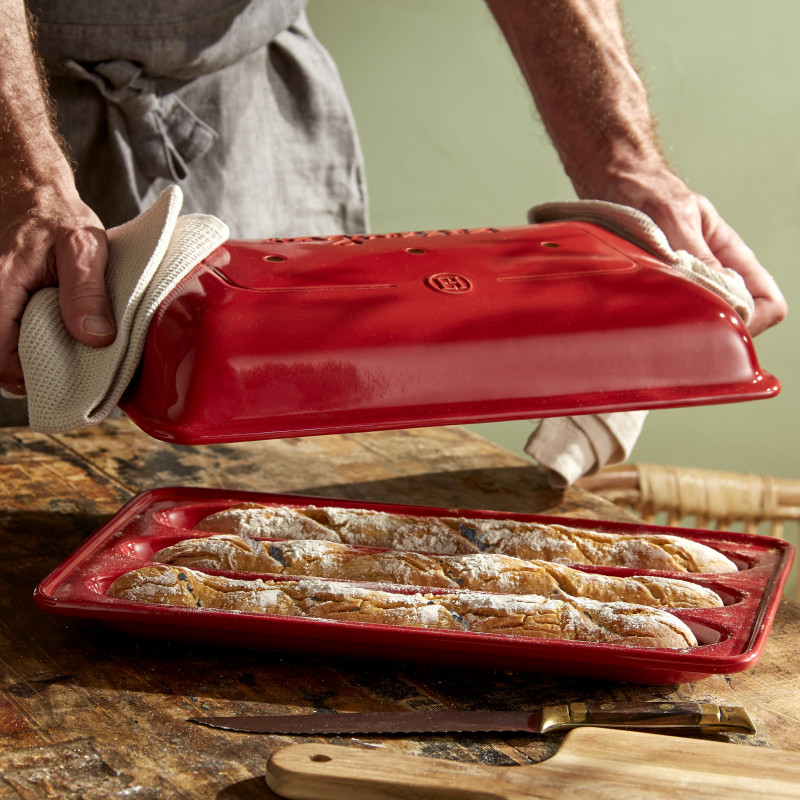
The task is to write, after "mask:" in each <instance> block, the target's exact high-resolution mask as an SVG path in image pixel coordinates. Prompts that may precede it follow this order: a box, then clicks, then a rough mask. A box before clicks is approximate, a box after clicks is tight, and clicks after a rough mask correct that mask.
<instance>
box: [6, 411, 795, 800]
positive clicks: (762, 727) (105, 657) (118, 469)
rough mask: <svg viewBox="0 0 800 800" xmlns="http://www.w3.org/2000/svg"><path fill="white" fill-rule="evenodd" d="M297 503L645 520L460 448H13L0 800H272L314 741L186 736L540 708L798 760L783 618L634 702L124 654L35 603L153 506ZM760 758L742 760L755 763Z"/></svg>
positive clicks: (461, 435)
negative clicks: (287, 495)
mask: <svg viewBox="0 0 800 800" xmlns="http://www.w3.org/2000/svg"><path fill="white" fill-rule="evenodd" d="M174 485H183V486H208V487H217V488H237V489H252V490H258V491H269V492H297V493H304V494H314V495H320V496H333V497H342V498H352V499H363V500H372V501H385V502H404V503H413V504H420V505H437V506H445V507H463V508H486V509H497V510H511V511H520V512H531V513H548V514H564V515H568V516H579V517H586V518H592V517H594V518H606V519H630V518H629V517H627V516H626V514H625V512H623V511H621V510H620V509H618V508H617V507H615V506H613V505H611V504H609V503H607V502H605V501H603V500H601V499H600V498H597V497H594V496H593V495H590V494H588V493H586V492H583V491H581V490H578V489H572V490H569V491H567V492H558V491H553V490H551V489H549V488H548V487H547V485H546V483H545V482H544V481H543V479H542V478H541V476H540V475H539V474H538V473H537V471H536V470H535V468H534V467H533V466H531V465H530V464H529V463H527V462H526V461H524V460H522V459H520V458H517V457H516V456H514V455H512V454H510V453H508V452H507V451H505V450H504V449H502V448H500V447H497V446H495V445H493V444H490V443H489V442H487V441H486V440H484V439H482V438H481V437H479V436H476V435H475V434H472V433H469V432H467V431H465V430H464V429H461V428H434V429H422V430H410V431H387V432H378V433H368V434H358V435H343V436H330V437H313V438H307V439H287V440H276V441H271V442H257V443H248V444H239V445H226V446H207V447H199V448H190V447H182V446H173V445H167V444H163V443H160V442H156V441H155V440H153V439H151V438H149V437H148V436H146V435H145V434H143V433H141V432H140V431H138V429H136V428H135V427H134V426H133V425H131V424H130V423H128V422H127V421H126V420H114V421H110V422H107V423H104V424H103V425H100V426H97V427H95V428H92V429H88V430H85V431H79V432H75V433H71V434H67V435H59V436H45V435H41V434H36V433H32V432H30V431H29V430H27V429H24V428H6V429H3V430H0V493H2V495H1V496H2V502H0V528H2V533H3V543H4V548H5V553H4V558H3V559H2V563H1V564H0V570H2V573H1V574H2V576H3V578H2V586H3V592H2V594H0V670H1V672H0V800H7V799H10V798H15V799H16V798H25V799H26V800H33V799H38V798H45V797H47V798H64V800H72V798H75V799H76V800H77V798H81V799H82V800H83V799H85V800H100V798H136V799H137V800H151V798H152V800H155V799H156V798H158V799H159V800H162V798H187V799H188V798H192V800H202V799H204V798H209V799H210V798H214V799H215V800H234V799H235V798H236V799H238V798H241V799H244V798H271V797H274V796H275V795H272V794H271V793H270V791H269V790H268V789H267V788H266V785H265V783H264V779H263V776H264V774H265V763H266V759H267V758H268V756H269V755H270V753H272V752H273V751H274V750H276V749H277V748H279V747H283V746H285V745H286V744H289V743H291V742H298V741H319V740H318V739H315V738H314V737H308V738H303V737H288V736H257V735H248V734H234V733H225V732H222V731H214V730H212V729H208V728H202V727H199V726H196V725H192V724H190V723H187V722H186V719H187V717H190V716H194V715H206V714H212V713H217V714H231V713H242V712H252V713H255V712H257V711H259V710H260V711H270V712H276V713H277V712H280V711H284V712H299V711H310V710H314V709H316V710H323V711H324V710H329V711H355V710H384V711H386V710H408V709H426V708H442V707H445V708H461V709H474V708H506V707H514V708H520V709H524V708H533V707H535V706H538V705H540V704H542V703H549V702H569V701H574V700H585V699H588V700H596V701H601V702H602V701H610V700H617V701H619V700H634V701H642V700H659V699H672V698H674V699H694V700H699V701H705V702H715V703H723V704H729V705H744V706H745V707H746V708H747V709H748V710H749V711H750V713H751V716H752V717H753V719H754V721H755V723H756V725H757V727H758V731H759V732H758V734H757V735H756V736H752V737H745V736H722V737H718V738H721V739H722V740H725V741H732V742H734V743H735V744H737V745H741V746H743V747H746V746H762V747H769V748H783V749H789V750H800V735H798V733H797V720H798V718H800V679H799V678H798V674H797V673H798V663H797V661H798V659H797V642H798V634H800V604H798V603H796V602H794V601H789V600H785V601H784V602H783V604H782V606H781V609H780V612H779V614H778V617H777V619H776V622H775V625H774V627H773V631H772V634H771V636H770V640H769V642H768V644H767V649H766V652H765V654H764V656H763V657H762V659H761V661H760V662H759V663H758V665H756V667H754V668H753V669H751V670H749V671H747V672H745V673H740V674H736V675H732V676H714V677H711V678H708V679H706V680H703V681H699V682H697V683H694V684H686V685H681V686H637V685H633V684H621V683H608V682H601V681H597V682H593V681H587V680H583V679H570V678H566V679H559V678H557V677H543V676H538V675H535V674H530V673H514V672H506V671H491V670H478V669H455V668H453V667H443V666H431V665H421V664H416V665H414V664H395V663H391V662H386V661H379V660H375V661H365V660H359V659H344V658H330V657H311V656H305V655H298V654H292V653H280V652H260V651H250V650H234V649H229V648H228V649H224V648H219V647H212V646H209V645H203V644H201V643H196V644H194V643H193V644H186V643H170V642H158V641H151V640H147V639H144V638H137V637H125V636H123V635H122V634H119V633H115V632H111V631H109V630H107V629H105V628H103V627H102V626H99V625H94V624H92V623H90V622H87V621H82V620H72V619H69V618H64V617H52V616H50V615H48V614H45V613H43V612H41V611H39V610H38V609H36V607H35V606H34V605H33V603H32V600H31V594H32V592H33V589H34V587H35V586H36V584H38V583H39V581H40V580H41V579H42V578H44V577H45V576H46V575H47V574H48V573H49V572H50V571H51V570H52V569H53V568H54V567H55V566H57V565H58V564H59V563H60V562H61V561H63V560H64V558H66V557H67V556H68V555H69V553H70V552H72V550H74V549H75V547H77V546H78V545H79V544H80V543H81V542H82V541H83V540H84V539H86V538H87V537H88V536H89V535H91V534H92V533H93V532H94V531H95V530H96V529H97V528H98V527H99V526H100V525H101V524H102V523H103V522H104V521H105V520H107V519H108V518H109V517H110V516H112V515H113V514H114V513H115V512H116V511H117V510H118V509H119V507H120V506H121V505H122V504H123V503H124V502H126V501H127V500H129V499H130V498H131V497H133V496H134V495H136V494H138V493H139V492H141V491H144V490H146V489H151V488H154V487H157V486H174ZM562 739H563V735H557V734H552V735H548V736H544V737H536V736H528V735H524V736H523V735H517V734H503V735H495V734H492V735H488V734H487V735H482V734H468V735H436V736H384V737H380V736H362V737H358V738H349V737H327V739H326V741H329V742H333V743H338V744H348V745H357V746H368V747H369V746H372V747H383V748H388V749H390V750H392V751H394V752H399V753H408V754H416V755H423V756H436V757H440V758H447V759H451V760H460V761H467V762H476V763H483V764H489V765H492V764H494V765H508V766H511V765H514V764H529V763H533V762H537V761H541V760H542V759H544V758H546V757H549V756H551V755H552V754H553V753H554V752H555V751H556V749H557V747H558V745H559V743H560V742H561V740H562ZM743 757H746V751H745V752H743Z"/></svg>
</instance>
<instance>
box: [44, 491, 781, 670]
mask: <svg viewBox="0 0 800 800" xmlns="http://www.w3.org/2000/svg"><path fill="white" fill-rule="evenodd" d="M242 502H258V503H264V504H268V505H270V504H272V505H291V506H307V505H316V506H338V507H344V508H353V507H356V508H369V509H377V510H381V511H387V512H395V513H402V514H414V515H421V516H426V515H430V516H443V515H458V516H466V517H473V518H489V519H498V518H502V519H514V520H522V521H537V522H556V523H560V524H564V525H569V526H572V527H578V528H581V527H585V528H592V529H595V530H603V531H610V532H615V531H616V532H620V533H658V534H671V535H675V534H677V535H680V536H684V537H686V538H689V539H694V540H696V541H698V542H702V543H704V544H707V545H709V546H711V547H714V548H715V549H717V550H719V551H720V552H722V553H724V554H725V555H726V556H728V557H729V558H730V559H731V560H733V561H734V562H735V563H736V564H737V566H738V567H739V571H738V572H735V573H726V574H722V575H687V574H685V573H681V574H680V575H673V577H680V578H682V579H683V580H689V581H693V582H695V583H698V584H702V585H704V586H707V587H709V588H711V589H712V590H714V591H715V592H717V593H718V594H719V595H720V596H721V597H722V598H723V600H724V602H725V605H724V606H723V607H721V608H714V609H688V610H676V611H675V612H674V613H675V614H676V615H677V616H678V617H680V618H681V619H682V620H683V621H684V622H685V623H686V624H687V625H689V626H690V627H691V628H692V630H693V631H694V633H695V636H696V637H697V640H698V642H699V643H700V644H699V645H698V646H697V647H693V648H689V649H687V650H670V649H651V648H642V647H627V646H624V645H612V644H595V643H587V642H571V641H559V640H552V639H533V638H527V637H519V636H508V635H498V634H488V633H470V632H461V631H451V630H433V629H423V628H412V627H401V626H389V625H381V624H373V623H352V622H341V621H331V620H320V619H311V618H298V617H282V616H276V615H266V614H252V613H239V612H230V611H218V610H212V609H189V608H175V607H170V606H158V605H149V604H146V603H134V602H129V601H123V600H118V599H115V598H109V597H107V596H106V591H107V589H108V587H109V586H110V585H111V583H112V582H113V581H114V580H115V579H116V578H117V577H118V576H119V575H121V574H123V573H125V572H127V571H129V570H133V569H136V568H138V567H141V566H144V565H146V564H148V563H149V559H150V557H151V556H152V555H153V553H154V552H155V551H157V550H158V549H160V548H162V547H166V546H168V545H170V544H173V543H175V542H176V541H178V540H181V539H184V538H189V537H193V536H202V535H206V534H202V533H198V532H196V531H193V530H192V528H193V526H194V525H195V524H196V523H197V522H198V521H199V520H200V519H202V518H203V517H205V516H207V515H208V514H211V513H214V512H216V511H220V510H222V509H224V508H227V507H230V506H232V505H236V504H238V503H242ZM793 553H794V550H793V548H792V546H791V545H790V544H789V543H787V542H785V541H781V540H778V539H775V538H772V537H767V536H757V535H749V534H737V533H726V532H719V531H706V530H694V529H676V528H662V527H657V526H650V525H642V524H631V523H618V522H608V521H595V520H592V521H587V520H584V519H573V518H557V517H542V516H536V515H531V514H510V513H505V512H491V511H475V510H463V509H443V508H429V507H421V506H408V505H389V504H385V503H365V502H360V501H359V502H355V501H346V500H334V499H328V498H320V497H303V496H299V495H273V494H260V493H254V492H230V491H224V490H210V489H197V488H180V487H176V488H161V489H154V490H152V491H149V492H145V493H143V494H140V495H138V496H137V497H135V498H134V499H133V500H131V501H130V502H129V503H128V504H127V505H126V506H124V507H123V508H122V509H121V510H120V511H119V513H118V514H117V515H115V516H114V517H113V518H112V519H111V520H110V521H109V522H107V523H106V524H105V525H104V526H103V527H102V528H100V529H99V530H98V531H97V532H96V533H95V534H94V535H93V536H92V537H91V538H89V539H88V540H87V541H86V542H85V543H84V544H83V545H82V546H81V547H80V548H79V549H78V550H76V551H75V552H74V553H73V554H72V555H71V556H70V557H69V558H67V559H66V560H65V561H64V562H63V563H62V564H61V565H60V566H59V567H58V568H57V569H56V570H55V571H54V572H52V573H51V574H50V575H49V576H48V577H47V578H45V579H44V581H42V583H41V584H40V585H39V586H38V587H37V589H36V592H35V595H34V598H35V602H36V604H37V605H38V606H39V608H41V609H43V610H44V611H48V612H50V613H53V614H60V615H66V616H70V617H84V618H89V619H94V620H99V621H100V622H102V623H105V624H107V625H110V626H112V627H114V628H117V629H119V630H122V631H124V632H127V633H132V634H135V635H145V636H154V637H160V638H170V639H195V640H200V641H203V642H212V643H219V644H225V645H239V646H245V647H254V648H266V649H272V650H285V651H307V652H316V653H322V654H330V655H343V656H348V657H353V656H359V657H365V658H390V659H392V660H395V661H407V660H412V661H413V660H416V661H424V662H443V663H449V664H456V665H459V666H463V665H471V666H477V667H487V668H491V669H512V670H530V671H535V672H543V673H555V674H559V675H575V676H584V677H589V678H600V679H608V680H617V681H629V682H634V683H651V684H674V683H686V682H691V681H694V680H699V679H701V678H705V677H708V676H709V675H712V674H716V673H733V672H740V671H742V670H745V669H748V668H750V667H752V666H753V665H754V664H755V663H756V661H757V660H758V659H759V657H760V656H761V653H762V651H763V649H764V645H765V643H766V640H767V636H768V634H769V630H770V627H771V625H772V621H773V618H774V616H775V613H776V611H777V608H778V604H779V603H780V599H781V593H782V591H783V586H784V584H785V582H786V578H787V576H788V573H789V570H790V569H791V564H792V559H793ZM585 569H587V570H588V571H597V572H602V573H605V574H615V575H631V574H656V575H671V573H664V572H652V571H646V570H632V569H623V568H597V567H587V568H585ZM222 574H232V573H222ZM237 577H245V578H247V577H267V576H254V575H250V574H238V575H237ZM275 577H276V578H277V579H281V577H280V576H275ZM283 579H286V580H292V579H296V578H288V577H286V578H283ZM345 583H346V582H345ZM383 588H385V586H384V587H383ZM398 588H399V590H400V591H418V590H419V589H409V588H408V587H395V590H398ZM423 591H430V592H434V593H435V592H436V591H437V590H435V589H425V590H423Z"/></svg>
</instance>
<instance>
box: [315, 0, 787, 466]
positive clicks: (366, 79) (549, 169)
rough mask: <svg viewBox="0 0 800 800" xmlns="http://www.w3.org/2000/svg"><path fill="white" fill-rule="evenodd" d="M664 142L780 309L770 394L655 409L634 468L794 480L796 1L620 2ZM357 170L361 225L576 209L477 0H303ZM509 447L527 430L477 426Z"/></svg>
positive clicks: (475, 223) (465, 222)
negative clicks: (348, 122) (325, 56)
mask: <svg viewBox="0 0 800 800" xmlns="http://www.w3.org/2000/svg"><path fill="white" fill-rule="evenodd" d="M622 5H623V10H624V14H625V18H626V21H627V23H628V28H629V32H630V36H631V40H632V42H633V46H634V51H635V54H636V59H637V63H638V64H639V66H640V68H641V71H642V73H643V75H644V78H645V81H646V83H647V86H648V89H649V91H650V96H651V105H652V108H653V110H654V111H655V113H656V115H657V116H658V118H659V120H660V130H661V134H662V138H663V140H664V143H665V146H666V149H667V151H668V153H669V155H670V158H671V159H672V161H673V163H674V164H675V166H676V169H677V171H678V172H679V174H681V175H682V177H683V178H684V180H686V181H687V183H689V185H690V186H692V187H693V188H695V189H696V190H697V191H699V192H702V193H703V194H706V195H707V196H708V197H710V198H711V199H712V201H713V202H714V203H715V204H716V206H717V207H718V209H719V210H720V212H721V213H722V215H723V217H724V218H725V219H726V220H727V221H728V222H729V223H730V224H731V225H733V227H734V228H735V229H736V230H737V231H738V232H739V233H740V235H741V236H742V237H743V238H744V239H745V241H746V242H748V244H749V245H750V246H751V247H752V248H753V249H754V250H755V252H756V253H757V255H758V256H759V258H760V260H761V262H762V263H763V264H764V265H765V266H766V267H767V268H768V269H769V270H770V271H771V272H772V273H773V274H774V275H775V277H776V279H777V280H778V282H779V283H780V284H781V287H782V289H783V292H784V294H785V295H786V297H787V300H788V301H789V305H790V315H789V317H788V318H787V320H786V321H784V322H783V323H782V324H781V325H780V326H778V327H777V328H773V329H772V330H770V331H768V332H766V333H764V334H762V335H761V336H760V337H758V339H757V340H756V346H757V351H758V355H759V360H760V362H761V364H762V366H763V367H764V368H765V369H767V370H769V371H771V372H772V373H774V374H775V375H777V376H778V377H779V378H780V380H781V382H782V384H783V391H782V393H781V395H780V396H779V397H777V398H775V399H772V400H766V401H758V402H751V403H737V404H733V405H725V406H714V407H705V408H695V409H675V410H667V411H658V412H652V413H651V414H650V416H649V419H648V423H647V425H646V427H645V431H644V433H643V435H642V437H641V439H640V440H639V443H638V445H637V447H636V450H635V451H634V454H633V460H638V461H653V462H659V463H674V464H684V465H689V466H697V467H707V468H716V469H732V470H749V471H754V472H765V473H770V474H773V475H777V476H780V477H786V478H800V462H799V461H798V458H797V456H796V452H797V434H798V431H800V424H798V420H797V409H798V399H797V398H798V396H799V394H800V368H798V355H797V353H798V345H800V335H799V333H800V331H798V324H800V323H798V319H797V317H795V316H794V315H793V314H792V311H794V310H795V305H796V304H797V300H798V297H799V296H800V277H799V276H798V269H797V266H796V265H797V261H798V253H800V192H799V191H798V189H799V188H800V147H799V146H798V143H799V142H800V136H798V128H800V89H798V88H797V85H796V84H797V77H796V76H797V73H798V64H799V63H800V52H799V51H798V47H797V38H796V32H797V30H798V29H800V3H797V2H796V0H760V1H759V2H755V0H726V2H725V3H724V4H723V3H721V2H719V1H718V0H670V2H661V3H659V2H653V0H623V3H622ZM309 17H310V19H311V22H312V25H313V26H314V28H315V30H316V32H317V35H318V36H319V37H320V39H321V40H322V41H323V43H324V44H325V45H326V46H327V47H328V49H329V50H330V52H331V53H332V55H333V56H334V58H335V59H336V61H337V63H338V65H339V69H340V72H341V74H342V78H343V80H344V83H345V86H346V88H347V90H348V94H349V95H350V99H351V102H352V104H353V109H354V113H355V116H356V120H357V123H358V126H359V131H360V136H361V140H362V145H363V147H364V151H365V155H366V160H367V179H368V183H369V188H370V197H371V207H372V222H371V228H372V230H373V231H374V232H388V231H401V230H416V229H426V228H453V227H481V226H487V225H517V224H521V223H523V222H524V220H525V213H526V211H527V209H528V207H529V206H531V205H533V204H534V203H538V202H544V201H547V200H555V199H563V198H572V197H574V194H573V192H572V189H571V186H570V184H569V182H568V181H567V180H566V178H565V176H564V174H563V172H562V170H561V166H560V163H559V161H558V158H557V156H556V154H555V151H554V150H553V148H552V146H551V145H550V142H549V140H548V138H547V136H546V135H545V133H544V130H543V128H542V126H541V124H540V122H539V121H538V119H537V118H536V112H535V109H534V108H533V104H532V101H531V99H530V96H529V94H528V92H527V89H526V88H525V86H524V84H523V82H522V79H521V77H520V75H519V73H518V71H517V67H516V64H515V63H514V62H513V59H512V58H511V56H510V53H509V52H508V50H507V48H506V45H505V41H504V40H503V38H502V36H501V35H500V33H499V32H498V31H497V29H496V28H495V25H494V21H493V20H492V18H491V17H490V15H489V13H488V11H487V10H486V8H485V6H484V5H483V3H482V2H481V0H402V1H401V0H311V2H310V4H309ZM473 427H474V429H475V430H477V431H478V432H480V433H482V434H483V435H485V436H487V437H488V438H490V439H493V440H494V441H497V442H499V443H500V444H503V445H505V446H507V447H509V448H510V449H512V450H514V451H516V452H522V447H523V445H524V442H525V440H526V439H527V436H528V435H529V433H530V432H531V430H532V425H531V424H530V423H527V422H508V423H496V424H489V425H476V426H473Z"/></svg>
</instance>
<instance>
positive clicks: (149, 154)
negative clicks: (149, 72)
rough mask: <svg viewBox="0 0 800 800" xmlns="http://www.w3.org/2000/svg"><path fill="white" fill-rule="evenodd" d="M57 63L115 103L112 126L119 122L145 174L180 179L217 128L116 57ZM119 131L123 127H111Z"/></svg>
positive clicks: (111, 119) (212, 140)
mask: <svg viewBox="0 0 800 800" xmlns="http://www.w3.org/2000/svg"><path fill="white" fill-rule="evenodd" d="M63 67H64V69H66V70H67V71H68V72H69V73H70V74H71V75H72V76H74V77H76V78H80V79H82V80H87V81H90V82H91V83H93V84H94V85H95V86H96V87H97V90H98V91H99V92H100V94H102V95H103V97H104V98H105V99H106V100H107V101H108V102H109V103H110V104H111V105H112V107H116V108H118V109H119V112H120V114H121V115H122V118H123V119H122V120H119V119H118V118H115V115H113V114H112V115H110V116H109V123H110V125H111V126H112V130H113V129H114V128H117V127H119V126H121V125H122V124H124V126H125V127H127V133H128V135H127V137H125V138H127V139H128V141H129V142H130V146H131V148H132V150H133V155H134V158H135V159H136V163H137V165H138V167H139V169H140V170H141V171H142V173H143V174H144V175H145V176H147V177H148V178H167V179H169V180H172V181H180V180H183V179H184V178H185V177H186V176H187V175H188V174H189V172H188V168H187V165H188V164H189V163H190V162H191V161H193V160H194V159H195V158H197V157H198V156H201V155H203V153H205V152H206V151H207V150H208V149H209V148H210V147H211V145H212V144H213V143H214V141H215V140H216V138H217V136H218V134H217V132H216V131H215V130H214V129H213V128H212V127H210V126H209V125H208V124H207V123H205V122H203V120H201V119H200V118H199V117H198V116H197V115H196V114H195V113H194V112H193V111H192V110H191V109H190V108H189V107H188V106H187V105H186V104H185V103H184V102H183V100H181V99H180V98H179V97H177V96H176V95H174V94H166V95H159V94H158V84H157V81H156V80H155V79H154V78H150V77H148V76H146V75H145V74H143V72H142V68H141V67H139V66H138V65H136V64H134V63H133V62H131V61H125V60H122V59H119V60H116V61H103V62H101V63H99V64H96V65H94V66H92V67H88V66H84V65H82V64H79V63H78V62H77V61H73V60H72V59H67V60H66V61H64V62H63ZM117 133H119V134H120V135H123V136H124V132H123V131H117Z"/></svg>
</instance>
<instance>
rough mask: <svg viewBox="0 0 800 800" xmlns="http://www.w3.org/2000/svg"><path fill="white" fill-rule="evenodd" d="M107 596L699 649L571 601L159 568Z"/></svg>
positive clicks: (656, 619)
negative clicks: (408, 590) (243, 577)
mask: <svg viewBox="0 0 800 800" xmlns="http://www.w3.org/2000/svg"><path fill="white" fill-rule="evenodd" d="M108 595H109V596H110V597H113V598H117V599H120V600H127V601H133V602H143V603H150V604H153V603H155V604H162V605H171V606H178V607H184V608H198V609H220V610H224V611H233V612H247V613H256V614H274V615H282V616H286V615H288V616H297V617H312V618H317V619H325V620H339V621H346V622H361V623H364V622H366V623H379V624H386V625H401V626H409V627H414V628H436V629H444V630H456V631H469V632H476V633H495V634H503V635H510V636H526V637H536V638H545V639H565V640H572V641H582V642H601V643H608V644H621V645H626V646H634V647H658V648H672V649H675V648H680V649H683V648H687V647H693V646H696V645H697V640H696V639H695V637H694V634H693V633H692V631H691V629H690V628H689V627H688V626H687V625H686V624H685V623H683V622H682V621H681V620H680V619H678V618H677V617H675V616H673V615H672V614H670V613H669V612H667V611H663V610H661V609H655V608H648V607H646V606H641V605H634V604H631V603H602V602H598V601H596V600H590V599H586V598H574V597H569V596H566V595H565V596H562V597H559V598H545V597H539V596H537V595H499V594H490V593H482V592H466V591H463V592H462V591H459V592H451V593H447V594H422V593H414V594H404V593H401V592H390V591H383V590H378V589H369V588H364V587H359V586H353V585H351V584H347V583H339V582H337V581H325V580H320V579H302V580H297V581H295V580H283V581H280V580H278V581H275V580H262V579H254V580H241V579H235V578H226V577H223V576H220V575H208V574H205V573H202V572H197V571H195V570H192V569H189V568H187V567H175V566H170V565H161V564H156V565H151V566H147V567H142V568H140V569H137V570H133V571H131V572H128V573H125V574H124V575H122V576H120V577H119V578H117V579H116V580H115V581H114V583H113V584H112V585H111V587H110V588H109V590H108Z"/></svg>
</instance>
